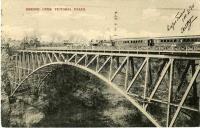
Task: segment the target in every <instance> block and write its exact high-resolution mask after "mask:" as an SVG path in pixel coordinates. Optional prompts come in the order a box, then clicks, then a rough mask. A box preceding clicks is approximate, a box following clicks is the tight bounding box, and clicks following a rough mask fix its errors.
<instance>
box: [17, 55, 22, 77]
mask: <svg viewBox="0 0 200 128" xmlns="http://www.w3.org/2000/svg"><path fill="white" fill-rule="evenodd" d="M18 64H19V81H21V75H22V74H21V73H22V72H21V68H22V65H21V64H22V55H21V53H20V54H19V63H18Z"/></svg>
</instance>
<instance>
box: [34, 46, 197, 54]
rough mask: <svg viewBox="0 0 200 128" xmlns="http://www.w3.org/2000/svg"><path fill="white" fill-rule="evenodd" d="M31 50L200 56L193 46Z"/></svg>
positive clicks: (46, 48) (44, 48)
mask: <svg viewBox="0 0 200 128" xmlns="http://www.w3.org/2000/svg"><path fill="white" fill-rule="evenodd" d="M31 50H44V51H49V50H50V51H52V50H53V51H76V52H101V53H137V54H159V55H192V56H200V50H199V49H193V48H187V47H185V48H174V49H172V48H169V47H153V48H149V47H140V48H138V47H130V48H119V47H109V46H108V47H38V48H36V49H31Z"/></svg>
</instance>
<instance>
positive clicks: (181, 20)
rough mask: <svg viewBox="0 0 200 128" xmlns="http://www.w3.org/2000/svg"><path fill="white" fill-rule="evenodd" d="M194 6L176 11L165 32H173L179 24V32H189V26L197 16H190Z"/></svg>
mask: <svg viewBox="0 0 200 128" xmlns="http://www.w3.org/2000/svg"><path fill="white" fill-rule="evenodd" d="M194 7H195V5H194V4H192V5H190V6H189V7H188V8H187V9H183V10H182V11H178V12H177V13H176V15H175V17H174V20H173V21H172V22H171V23H170V24H169V25H167V31H174V30H175V29H176V27H177V24H181V28H180V32H181V33H184V32H185V31H190V30H191V26H192V24H193V22H194V21H195V20H197V18H198V16H195V15H193V14H192V11H193V10H194Z"/></svg>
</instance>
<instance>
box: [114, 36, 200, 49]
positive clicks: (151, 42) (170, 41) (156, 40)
mask: <svg viewBox="0 0 200 128" xmlns="http://www.w3.org/2000/svg"><path fill="white" fill-rule="evenodd" d="M196 42H200V35H195V36H169V37H153V38H148V37H146V38H121V39H116V40H115V45H116V46H149V47H152V46H191V45H193V44H195V43H196ZM196 44H198V43H196Z"/></svg>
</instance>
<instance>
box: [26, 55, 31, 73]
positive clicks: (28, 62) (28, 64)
mask: <svg viewBox="0 0 200 128" xmlns="http://www.w3.org/2000/svg"><path fill="white" fill-rule="evenodd" d="M26 58H27V68H28V74H30V72H31V71H30V58H29V53H27V54H26Z"/></svg>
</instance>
